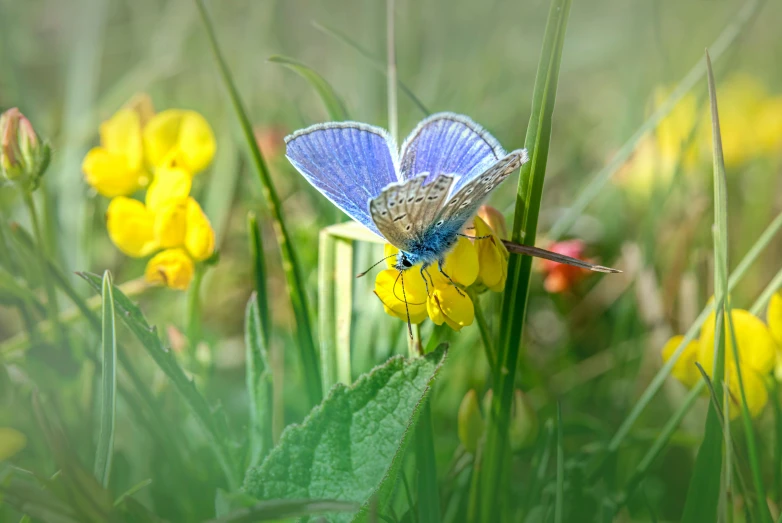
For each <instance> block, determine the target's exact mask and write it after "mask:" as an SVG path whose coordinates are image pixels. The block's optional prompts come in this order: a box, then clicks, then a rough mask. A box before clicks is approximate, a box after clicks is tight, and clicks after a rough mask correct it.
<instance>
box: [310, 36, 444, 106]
mask: <svg viewBox="0 0 782 523" xmlns="http://www.w3.org/2000/svg"><path fill="white" fill-rule="evenodd" d="M312 25H313V27H315V29H318V30H319V31H322V32H323V33H325V34H327V35H329V36H332V37H334V38H336V39H337V40H339V41H340V42H342V43H343V44H345V45H347V46H348V47H351V48H353V49H354V50H355V51H356V52H358V54H360V55H361V56H363V57H364V58H365V59H366V60H367V61H368V62H369V63H370V64H372V66H373V67H374V68H375V69H376V70H378V71H379V72H381V73H383V75H384V76H387V75H388V70H387V68H386V64H385V63H384V62H383V60H381V59H379V58H377V57H375V56H373V55H372V53H371V52H369V51H368V50H367V49H366V48H365V47H363V46H362V45H361V44H359V43H358V42H356V41H355V40H353V39H352V38H350V37H349V36H348V35H346V34H345V33H343V32H342V31H339V30H338V29H335V28H333V27H331V26H327V25H324V24H321V23H318V22H313V23H312ZM397 86H398V87H399V90H400V91H402V92H403V93H404V94H405V96H407V97H408V98H410V101H411V102H413V104H414V105H415V106H416V107H418V109H420V110H421V112H422V113H424V116H429V115H430V114H432V112H431V111H430V110H429V109H428V108H427V107H426V106H425V105H424V103H423V102H422V101H421V99H420V98H418V97H417V96H416V95H415V93H414V92H413V91H412V89H410V87H408V86H407V84H405V83H404V82H403V81H402V80H400V79H399V78H397Z"/></svg>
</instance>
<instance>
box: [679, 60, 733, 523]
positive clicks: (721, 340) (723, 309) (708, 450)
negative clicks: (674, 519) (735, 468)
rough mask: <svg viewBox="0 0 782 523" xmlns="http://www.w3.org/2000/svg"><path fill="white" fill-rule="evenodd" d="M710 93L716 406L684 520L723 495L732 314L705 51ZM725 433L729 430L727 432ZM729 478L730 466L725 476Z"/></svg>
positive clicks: (724, 201) (721, 177) (700, 515)
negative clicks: (725, 388)
mask: <svg viewBox="0 0 782 523" xmlns="http://www.w3.org/2000/svg"><path fill="white" fill-rule="evenodd" d="M706 68H707V71H708V83H709V96H710V99H711V121H712V141H713V150H714V155H713V157H714V227H713V234H714V302H715V308H716V312H717V315H716V317H717V321H716V323H715V327H714V328H715V333H714V360H713V361H714V367H713V368H714V374H713V376H715V379H714V380H712V381H713V387H714V398H715V400H716V406H715V405H714V404H713V403H712V404H710V405H709V412H708V414H707V416H706V428H705V433H704V437H703V443H701V447H700V449H699V450H698V456H697V457H696V459H695V469H694V470H693V474H692V478H691V479H690V487H689V490H688V492H687V501H686V502H685V505H684V514H683V516H682V521H683V522H685V523H686V522H693V523H694V522H696V521H704V520H707V521H711V520H714V519H716V517H717V511H716V509H717V506H718V505H719V499H720V479H721V478H722V477H723V474H722V463H723V456H722V446H723V445H722V443H723V439H724V437H723V433H722V429H721V423H720V419H719V412H718V410H719V409H720V408H722V405H723V400H724V398H723V381H722V377H723V376H724V374H725V340H726V332H725V320H726V317H730V305H729V304H728V303H727V296H726V292H727V288H728V194H727V192H728V189H727V179H726V177H725V161H724V159H723V157H722V138H721V137H720V123H719V113H718V110H717V95H716V93H715V90H714V75H713V73H712V70H711V60H710V59H709V54H708V52H707V53H706ZM726 434H728V433H727V432H726ZM725 452H726V454H727V455H726V459H729V453H730V452H731V449H730V445H729V444H728V445H726V448H725ZM724 478H725V480H726V481H729V480H730V470H728V473H727V474H726V475H725V476H724Z"/></svg>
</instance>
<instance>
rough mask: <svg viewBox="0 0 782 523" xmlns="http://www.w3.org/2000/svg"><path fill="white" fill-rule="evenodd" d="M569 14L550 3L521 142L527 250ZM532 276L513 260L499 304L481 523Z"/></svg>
mask: <svg viewBox="0 0 782 523" xmlns="http://www.w3.org/2000/svg"><path fill="white" fill-rule="evenodd" d="M569 12H570V1H569V0H552V2H551V7H550V10H549V16H548V22H547V25H546V33H545V36H544V42H543V49H542V51H541V55H540V62H539V63H538V71H537V76H536V78H535V90H534V92H533V97H532V115H531V116H530V121H529V126H528V127H527V136H526V139H525V147H526V148H527V150H528V151H530V153H531V155H532V156H531V161H530V162H528V163H527V164H525V165H524V166H523V167H522V168H521V177H520V180H519V187H518V193H517V195H516V212H515V215H514V220H513V229H512V231H513V234H512V238H511V239H512V240H513V241H515V242H517V243H522V240H523V243H524V244H525V245H534V244H535V236H536V233H537V225H538V213H539V211H540V202H541V197H542V192H543V179H544V176H545V174H546V162H547V159H548V148H549V142H550V139H551V120H552V115H553V113H554V101H555V99H556V92H557V81H558V79H559V65H560V62H561V59H562V48H563V46H564V41H565V30H566V27H567V20H568V14H569ZM531 270H532V258H530V257H529V256H514V257H512V258H511V259H510V263H509V266H508V280H507V283H506V285H505V294H504V297H503V302H502V314H501V319H500V344H499V346H498V348H497V373H496V374H497V375H498V376H499V380H498V383H496V384H495V389H494V390H495V394H494V396H493V398H492V405H491V410H490V415H489V421H488V431H487V436H486V445H485V449H486V452H485V455H484V464H483V467H484V468H483V470H482V475H483V478H482V480H481V491H482V494H481V507H480V510H481V514H482V521H499V520H500V519H501V518H500V515H499V510H500V503H499V500H500V499H502V494H503V492H505V489H503V482H502V478H503V470H504V467H505V465H506V456H507V453H508V426H509V418H510V412H511V408H512V403H513V389H514V384H515V378H516V364H517V361H518V356H519V350H520V342H521V334H522V325H523V323H524V317H525V312H526V305H527V298H528V294H529V280H530V274H531Z"/></svg>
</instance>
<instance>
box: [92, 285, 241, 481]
mask: <svg viewBox="0 0 782 523" xmlns="http://www.w3.org/2000/svg"><path fill="white" fill-rule="evenodd" d="M77 274H78V275H79V276H81V277H82V278H84V280H85V281H86V282H87V283H89V284H90V285H91V286H92V287H93V288H94V289H95V290H96V291H98V292H100V290H101V284H102V280H101V278H100V277H99V276H97V275H95V274H91V273H88V272H79V273H77ZM113 294H114V306H115V308H116V309H117V311H118V312H119V315H120V317H121V318H122V321H123V322H124V323H125V325H126V326H127V327H128V328H129V329H130V331H131V332H132V333H133V334H134V335H135V336H136V338H137V339H138V340H139V342H141V345H142V346H143V347H144V349H145V350H146V351H147V353H148V354H149V355H150V356H151V357H152V359H153V360H154V361H155V363H157V365H158V367H160V370H162V371H163V373H165V375H166V376H168V378H169V379H170V380H171V382H172V383H173V384H174V387H176V389H177V390H178V391H179V393H180V394H181V395H182V398H184V400H185V402H186V403H187V405H188V406H189V407H190V409H191V410H192V412H193V414H194V415H195V417H196V419H197V420H198V422H199V423H200V424H201V426H202V427H203V428H204V430H205V432H206V433H207V435H208V436H209V439H210V443H211V447H212V450H213V451H214V453H215V456H216V457H217V460H218V461H219V462H220V466H221V467H222V468H223V472H224V473H225V475H226V479H227V480H228V482H229V484H231V485H233V486H236V484H237V483H238V481H237V478H236V471H235V466H234V464H233V457H232V455H231V452H230V450H229V449H228V444H229V436H228V428H227V426H226V424H225V421H224V420H223V419H222V418H219V417H217V416H214V415H213V414H212V408H211V407H210V405H209V403H207V401H206V399H204V397H203V396H202V395H201V394H200V393H199V392H198V390H197V389H196V387H195V384H194V383H193V381H192V380H191V379H190V378H188V377H187V375H186V374H185V373H184V371H183V370H182V368H181V367H180V366H179V363H177V361H176V358H175V356H174V353H173V352H171V351H169V350H167V349H166V348H164V347H163V344H162V342H161V341H160V338H159V337H158V334H157V329H156V328H155V327H153V326H151V325H150V324H149V323H147V319H146V318H145V317H144V315H143V314H142V312H141V310H140V309H139V308H138V307H137V306H136V305H135V304H134V303H133V302H132V301H130V299H129V298H128V297H127V296H125V295H124V294H123V293H122V291H121V290H120V289H119V288H118V287H116V286H114V289H113Z"/></svg>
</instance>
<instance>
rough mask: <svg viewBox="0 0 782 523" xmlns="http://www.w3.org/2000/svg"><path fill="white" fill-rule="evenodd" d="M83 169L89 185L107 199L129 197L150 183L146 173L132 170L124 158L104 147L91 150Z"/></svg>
mask: <svg viewBox="0 0 782 523" xmlns="http://www.w3.org/2000/svg"><path fill="white" fill-rule="evenodd" d="M81 168H82V171H84V179H85V180H86V181H87V183H88V184H90V186H92V187H93V188H94V189H95V190H96V191H98V192H99V193H100V194H101V195H103V196H105V197H107V198H114V197H115V196H128V195H130V194H133V193H134V192H136V191H137V190H139V189H140V188H142V187H144V186H145V185H146V184H147V183H148V182H149V176H148V174H147V173H146V172H145V171H143V170H140V169H139V170H133V169H131V168H130V166H129V165H128V162H127V160H126V158H125V157H124V156H122V155H120V154H114V153H111V152H109V151H108V150H106V149H104V148H103V147H95V148H93V149H91V150H90V152H88V153H87V156H85V157H84V160H83V161H82V164H81Z"/></svg>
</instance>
